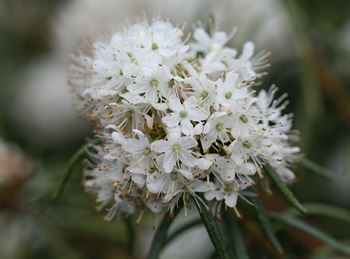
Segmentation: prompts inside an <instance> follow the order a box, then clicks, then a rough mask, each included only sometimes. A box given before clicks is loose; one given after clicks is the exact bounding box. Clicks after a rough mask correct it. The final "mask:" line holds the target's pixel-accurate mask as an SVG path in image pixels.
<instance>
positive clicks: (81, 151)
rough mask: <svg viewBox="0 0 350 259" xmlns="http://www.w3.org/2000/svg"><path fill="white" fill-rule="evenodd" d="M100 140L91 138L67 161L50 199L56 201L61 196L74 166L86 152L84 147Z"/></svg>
mask: <svg viewBox="0 0 350 259" xmlns="http://www.w3.org/2000/svg"><path fill="white" fill-rule="evenodd" d="M99 143H100V140H99V139H93V140H92V141H91V142H89V143H87V144H85V145H83V146H82V147H81V148H80V149H79V150H78V151H77V152H76V153H75V154H74V155H73V156H72V158H71V159H70V161H69V162H68V166H67V170H66V172H65V174H64V175H63V177H62V180H61V182H60V184H59V186H58V187H57V190H56V192H55V193H54V195H53V197H52V201H53V202H56V201H58V200H59V198H60V197H61V195H62V193H63V192H64V189H65V187H66V185H67V183H68V180H69V178H70V177H71V175H72V173H73V171H74V168H75V166H76V165H77V164H78V163H79V162H80V161H81V160H82V159H84V157H85V153H86V149H87V147H88V146H89V145H91V144H93V145H96V144H99Z"/></svg>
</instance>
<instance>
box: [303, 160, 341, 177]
mask: <svg viewBox="0 0 350 259" xmlns="http://www.w3.org/2000/svg"><path fill="white" fill-rule="evenodd" d="M300 165H301V166H302V167H304V168H305V169H307V170H309V171H310V172H312V173H314V174H317V175H319V176H322V177H324V178H326V179H329V180H334V178H335V174H334V173H333V172H332V171H330V170H328V169H327V168H324V167H321V166H319V165H318V164H316V163H315V162H312V161H310V160H308V159H303V160H301V162H300Z"/></svg>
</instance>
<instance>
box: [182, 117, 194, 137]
mask: <svg viewBox="0 0 350 259" xmlns="http://www.w3.org/2000/svg"><path fill="white" fill-rule="evenodd" d="M181 131H182V132H183V134H185V135H186V136H191V135H193V125H192V123H191V121H190V120H189V119H187V118H186V119H182V120H181Z"/></svg>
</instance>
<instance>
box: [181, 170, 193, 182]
mask: <svg viewBox="0 0 350 259" xmlns="http://www.w3.org/2000/svg"><path fill="white" fill-rule="evenodd" d="M179 172H180V173H181V174H182V175H183V176H184V177H185V178H186V179H188V180H193V179H194V178H193V175H192V173H191V172H190V171H188V170H183V169H181V170H179Z"/></svg>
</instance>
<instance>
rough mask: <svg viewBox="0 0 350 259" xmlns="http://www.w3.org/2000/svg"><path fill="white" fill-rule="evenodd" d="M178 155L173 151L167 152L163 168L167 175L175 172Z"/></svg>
mask: <svg viewBox="0 0 350 259" xmlns="http://www.w3.org/2000/svg"><path fill="white" fill-rule="evenodd" d="M176 161H177V158H176V153H175V152H173V151H170V152H167V153H165V155H164V160H163V167H164V170H165V172H166V173H171V171H173V168H174V166H175V165H176Z"/></svg>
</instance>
